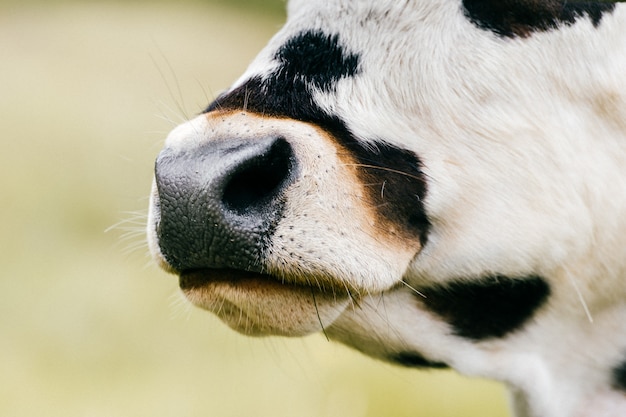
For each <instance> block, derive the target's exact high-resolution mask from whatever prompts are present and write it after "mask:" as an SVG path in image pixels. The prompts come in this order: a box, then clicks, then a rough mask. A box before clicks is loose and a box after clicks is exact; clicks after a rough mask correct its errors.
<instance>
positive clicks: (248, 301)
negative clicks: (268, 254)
mask: <svg viewBox="0 0 626 417" xmlns="http://www.w3.org/2000/svg"><path fill="white" fill-rule="evenodd" d="M179 285H180V288H181V290H182V291H183V293H184V294H185V296H186V297H187V299H189V300H190V301H191V302H192V303H193V304H194V305H196V306H197V307H200V308H203V309H205V310H208V311H211V312H213V313H215V314H216V315H217V316H218V317H219V318H220V319H222V321H224V322H225V323H226V324H228V325H229V326H230V327H232V328H233V329H235V330H237V331H239V332H241V333H244V334H246V335H251V336H262V335H279V336H303V335H306V334H310V333H315V332H319V331H324V329H325V328H327V327H329V326H330V325H332V323H333V322H334V321H335V320H336V319H337V317H339V315H341V313H342V312H343V311H344V310H345V309H346V308H347V307H348V305H349V304H350V302H351V295H350V294H349V292H348V291H347V290H345V289H344V290H343V291H338V290H337V289H331V290H328V291H326V290H324V288H323V287H320V286H317V285H303V284H292V283H287V282H283V281H282V280H281V279H279V278H277V277H275V276H272V275H268V274H263V273H257V272H249V271H240V270H232V269H196V270H189V271H184V272H182V273H181V274H180V280H179Z"/></svg>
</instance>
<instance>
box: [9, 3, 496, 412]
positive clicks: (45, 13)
mask: <svg viewBox="0 0 626 417" xmlns="http://www.w3.org/2000/svg"><path fill="white" fill-rule="evenodd" d="M257 3H258V2H257ZM260 4H261V5H260V6H259V4H251V3H250V1H249V0H248V1H245V0H238V1H232V2H226V1H221V2H217V3H210V2H200V1H195V2H193V1H187V2H167V1H156V2H148V1H143V2H121V1H120V2H110V1H109V2H104V1H96V0H93V1H66V2H56V1H52V2H51V1H47V2H36V1H20V2H16V1H7V0H4V1H0V146H1V149H0V262H1V266H2V268H1V269H0V271H1V274H2V275H1V277H0V415H2V416H12V417H13V416H33V417H34V416H37V417H40V416H47V417H53V416H63V417H73V416H80V417H85V416H89V417H96V416H111V417H141V416H151V417H161V416H163V417H165V416H171V417H186V416H216V417H228V416H233V417H234V416H254V417H263V416H272V417H281V416H285V417H287V416H289V417H293V416H298V417H307V416H311V417H321V416H330V417H334V416H337V417H366V416H368V417H373V416H394V417H403V416H411V417H418V416H428V417H441V416H464V417H469V416H481V417H502V416H506V415H507V412H506V399H505V395H504V392H503V390H502V388H501V387H500V386H499V385H497V384H493V383H488V382H484V381H476V380H466V379H463V378H461V377H459V376H457V375H455V374H453V373H451V372H418V371H414V370H403V369H400V368H396V367H393V366H390V365H386V364H382V363H379V362H377V361H374V360H371V359H368V358H365V357H362V356H361V355H360V354H358V353H355V352H352V351H350V350H348V349H347V348H345V347H342V346H340V345H338V344H333V343H328V342H327V341H326V340H325V339H324V338H323V337H320V336H312V337H308V338H304V339H293V340H291V339H278V338H262V339H252V338H245V337H243V336H240V335H238V334H236V333H234V332H233V331H231V330H229V329H227V328H226V326H224V325H223V324H222V323H221V322H219V321H218V320H217V319H215V318H214V317H213V316H212V315H210V314H208V313H205V312H202V311H199V310H196V309H193V308H191V307H189V306H188V305H187V304H186V303H185V302H184V301H182V299H181V297H180V296H179V293H178V290H177V280H176V278H175V277H173V276H169V275H166V274H164V273H163V272H161V271H159V270H158V269H157V268H156V267H154V266H153V265H152V264H151V262H150V259H149V256H148V255H147V248H146V245H145V242H144V236H143V225H144V222H145V212H146V206H147V203H148V200H147V196H148V193H149V189H150V183H151V176H152V173H151V170H152V166H153V161H154V158H155V156H156V155H157V153H158V152H159V149H160V147H161V144H162V142H163V139H164V137H165V135H166V134H167V132H168V131H169V130H170V129H171V128H173V127H174V126H175V125H176V124H178V123H180V122H182V121H184V120H186V119H187V118H189V117H191V116H193V115H194V114H196V113H197V112H198V111H200V110H201V109H202V108H203V107H204V106H205V105H206V104H207V103H208V102H209V101H210V99H211V98H212V97H214V96H215V95H216V94H217V93H218V92H219V91H220V90H221V89H223V88H225V87H226V86H228V85H229V83H230V82H232V81H233V80H234V79H236V77H237V76H238V75H239V74H240V73H241V72H242V71H243V70H244V68H245V67H246V65H247V63H248V62H249V61H250V60H251V59H252V58H253V57H254V55H255V53H256V52H257V51H258V50H259V49H260V48H261V47H262V46H263V45H264V44H265V43H266V42H267V40H268V38H269V37H270V36H271V35H272V34H273V33H274V32H275V31H276V30H277V29H278V28H279V27H280V24H281V21H282V19H283V17H284V16H283V15H282V12H281V11H280V10H282V4H281V2H280V1H278V2H261V3H260Z"/></svg>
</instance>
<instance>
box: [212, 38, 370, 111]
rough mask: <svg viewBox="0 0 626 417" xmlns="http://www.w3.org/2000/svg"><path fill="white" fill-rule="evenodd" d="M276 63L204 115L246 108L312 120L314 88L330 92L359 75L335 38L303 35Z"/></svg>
mask: <svg viewBox="0 0 626 417" xmlns="http://www.w3.org/2000/svg"><path fill="white" fill-rule="evenodd" d="M274 59H275V60H276V61H277V62H278V63H279V66H278V68H277V70H276V71H274V72H273V73H272V74H270V75H268V76H267V77H260V76H258V77H253V78H251V79H250V80H248V81H247V82H246V83H244V84H243V85H241V86H239V87H238V88H236V89H234V90H232V91H230V92H227V93H226V94H224V95H222V96H220V97H218V98H217V99H216V100H215V101H214V102H213V103H211V104H210V105H209V107H208V108H207V109H206V112H209V111H212V110H219V109H246V110H248V111H252V112H257V113H260V114H264V115H267V116H278V117H280V116H286V117H291V118H293V119H297V120H306V121H311V120H312V119H315V118H319V117H320V115H319V113H320V110H319V108H318V106H317V105H316V104H315V103H314V102H313V97H312V91H313V90H314V89H316V90H320V91H324V92H331V91H333V90H334V88H335V86H336V83H337V81H339V80H340V79H342V78H345V77H351V76H355V75H356V74H358V68H359V56H358V55H356V54H352V53H348V52H346V51H345V50H344V49H343V47H342V46H341V45H340V44H339V36H338V35H326V34H324V33H323V32H320V31H316V32H312V31H309V32H302V33H300V34H299V35H296V36H295V37H293V38H291V39H290V40H289V41H287V42H286V43H285V44H284V45H283V46H282V47H281V48H280V49H279V50H278V51H277V52H276V54H275V56H274Z"/></svg>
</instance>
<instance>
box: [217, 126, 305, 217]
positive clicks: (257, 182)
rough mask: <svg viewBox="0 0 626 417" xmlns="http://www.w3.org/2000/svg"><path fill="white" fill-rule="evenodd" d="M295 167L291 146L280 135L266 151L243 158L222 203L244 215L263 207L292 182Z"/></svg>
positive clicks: (229, 180)
mask: <svg viewBox="0 0 626 417" xmlns="http://www.w3.org/2000/svg"><path fill="white" fill-rule="evenodd" d="M293 167H294V156H293V151H292V149H291V146H290V145H289V143H288V142H287V141H286V140H285V139H283V138H277V139H276V140H275V141H274V143H272V145H271V146H270V147H268V148H267V149H266V150H265V151H264V152H263V153H261V154H259V155H255V156H253V157H252V158H249V159H247V160H245V161H243V162H242V163H241V164H240V165H239V166H238V167H237V168H236V169H235V170H234V171H233V172H231V173H230V175H229V178H228V180H227V182H226V184H225V186H224V191H223V195H222V203H223V204H224V206H225V207H226V208H227V209H228V210H231V211H233V212H235V213H237V214H240V215H243V214H245V213H249V212H258V211H259V210H262V209H263V207H265V206H266V205H268V204H269V203H270V202H271V201H273V200H274V199H275V198H276V197H277V196H278V194H279V193H280V192H281V190H282V189H283V188H284V187H285V186H286V185H287V184H288V182H289V181H288V180H289V178H291V176H292V171H293Z"/></svg>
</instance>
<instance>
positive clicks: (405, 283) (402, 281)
mask: <svg viewBox="0 0 626 417" xmlns="http://www.w3.org/2000/svg"><path fill="white" fill-rule="evenodd" d="M400 282H401V283H402V285H404V286H405V287H407V288H408V289H410V290H411V291H413V292H414V293H415V294H417V295H419V296H420V297H422V298H428V297H426V295H424V294H423V293H421V292H420V291H419V290H417V289H415V288H413V287H412V286H410V285H409V284H408V283H407V282H406V281H404V280H401V281H400Z"/></svg>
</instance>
